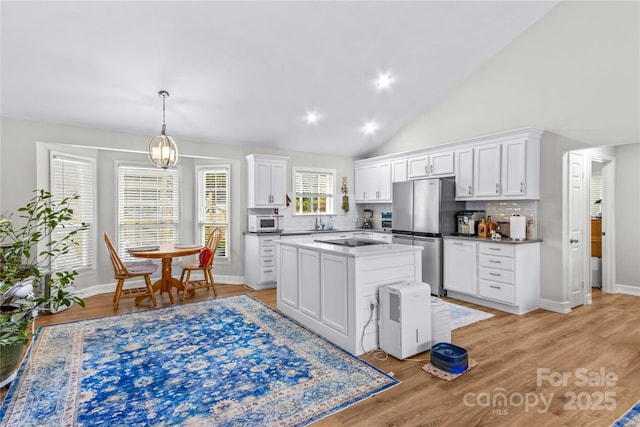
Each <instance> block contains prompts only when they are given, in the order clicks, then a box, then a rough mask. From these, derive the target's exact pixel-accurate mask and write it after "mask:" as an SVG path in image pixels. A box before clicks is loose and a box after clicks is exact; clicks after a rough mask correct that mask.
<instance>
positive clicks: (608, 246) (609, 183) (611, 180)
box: [589, 153, 616, 294]
mask: <svg viewBox="0 0 640 427" xmlns="http://www.w3.org/2000/svg"><path fill="white" fill-rule="evenodd" d="M591 158H592V161H593V160H595V161H601V162H602V163H603V167H602V198H603V199H606V201H607V202H606V204H604V205H603V207H602V233H603V234H604V236H605V239H603V241H602V292H605V293H610V294H611V293H615V292H616V268H615V261H616V241H615V237H616V230H615V224H616V222H615V215H616V209H615V207H616V197H615V195H616V191H615V189H616V186H615V182H616V158H615V157H612V156H609V155H606V154H600V153H594V154H593V155H592V157H591ZM589 185H591V180H589ZM589 238H591V229H589Z"/></svg>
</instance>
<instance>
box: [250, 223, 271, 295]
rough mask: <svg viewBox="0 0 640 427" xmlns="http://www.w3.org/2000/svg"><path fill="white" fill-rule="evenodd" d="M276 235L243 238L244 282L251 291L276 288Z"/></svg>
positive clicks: (255, 235) (253, 235)
mask: <svg viewBox="0 0 640 427" xmlns="http://www.w3.org/2000/svg"><path fill="white" fill-rule="evenodd" d="M279 239H280V236H278V235H267V236H265V235H258V234H250V233H247V234H245V236H244V262H245V265H244V280H245V282H246V283H247V285H249V286H251V287H252V288H253V289H256V290H261V289H270V288H275V287H276V242H277V241H278V240H279Z"/></svg>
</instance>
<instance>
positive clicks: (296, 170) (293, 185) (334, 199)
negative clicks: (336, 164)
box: [291, 166, 338, 217]
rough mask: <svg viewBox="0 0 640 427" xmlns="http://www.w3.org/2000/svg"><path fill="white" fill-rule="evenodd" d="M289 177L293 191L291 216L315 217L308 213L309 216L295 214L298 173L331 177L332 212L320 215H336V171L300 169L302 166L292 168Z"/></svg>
mask: <svg viewBox="0 0 640 427" xmlns="http://www.w3.org/2000/svg"><path fill="white" fill-rule="evenodd" d="M291 171H292V173H291V176H292V180H293V182H292V184H291V188H292V189H293V197H294V201H293V203H294V206H293V216H306V217H308V216H313V215H315V213H310V214H306V213H298V212H296V209H295V199H296V198H297V197H298V196H297V193H296V177H297V175H298V173H304V172H310V173H324V174H327V175H333V192H332V193H331V195H332V198H333V212H326V213H323V214H322V215H337V213H336V210H337V208H336V206H337V199H336V185H337V182H336V181H337V176H338V174H337V172H336V169H324V168H314V167H302V166H294V167H292V168H291Z"/></svg>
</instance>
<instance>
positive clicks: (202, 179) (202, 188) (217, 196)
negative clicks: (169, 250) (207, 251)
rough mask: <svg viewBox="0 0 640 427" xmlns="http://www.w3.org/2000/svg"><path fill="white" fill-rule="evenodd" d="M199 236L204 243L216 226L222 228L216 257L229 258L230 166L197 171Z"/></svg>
mask: <svg viewBox="0 0 640 427" xmlns="http://www.w3.org/2000/svg"><path fill="white" fill-rule="evenodd" d="M197 180H198V183H197V186H196V187H197V191H198V196H197V199H198V236H199V238H200V242H202V244H204V243H205V242H206V241H207V237H209V235H210V234H211V232H212V231H213V229H214V228H215V227H220V229H222V238H221V239H220V244H219V245H218V250H217V251H216V258H218V257H219V258H221V259H229V246H228V243H229V240H230V239H229V205H230V203H229V166H227V165H224V166H212V167H202V168H199V169H198V171H197Z"/></svg>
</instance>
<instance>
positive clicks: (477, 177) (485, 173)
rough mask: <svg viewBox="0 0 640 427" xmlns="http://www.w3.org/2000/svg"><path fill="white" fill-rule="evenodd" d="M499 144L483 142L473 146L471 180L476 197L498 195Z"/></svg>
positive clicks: (499, 171)
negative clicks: (483, 143)
mask: <svg viewBox="0 0 640 427" xmlns="http://www.w3.org/2000/svg"><path fill="white" fill-rule="evenodd" d="M500 154H501V145H500V144H499V143H497V144H485V145H480V146H478V147H475V148H474V152H473V160H474V163H473V177H474V179H473V182H474V188H475V192H474V195H475V196H477V197H487V198H489V197H494V198H495V197H499V196H500V173H501V170H500Z"/></svg>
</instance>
